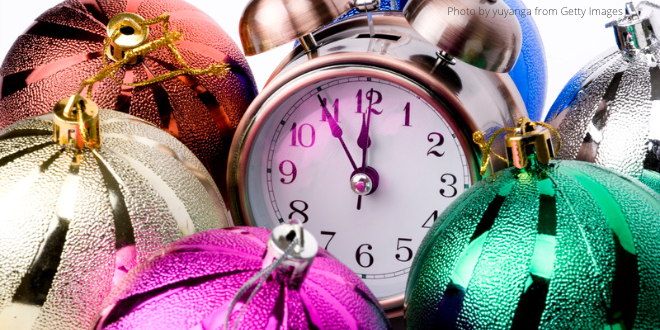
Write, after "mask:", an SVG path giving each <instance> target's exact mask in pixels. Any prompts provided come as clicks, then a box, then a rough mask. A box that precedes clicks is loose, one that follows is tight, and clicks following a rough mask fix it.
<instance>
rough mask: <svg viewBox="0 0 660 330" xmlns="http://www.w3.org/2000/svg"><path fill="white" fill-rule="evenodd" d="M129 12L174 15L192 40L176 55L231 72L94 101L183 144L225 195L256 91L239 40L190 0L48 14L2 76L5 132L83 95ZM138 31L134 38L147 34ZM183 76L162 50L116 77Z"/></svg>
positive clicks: (108, 92) (107, 0)
mask: <svg viewBox="0 0 660 330" xmlns="http://www.w3.org/2000/svg"><path fill="white" fill-rule="evenodd" d="M123 12H128V13H135V14H137V15H140V16H141V17H143V18H144V19H151V18H155V17H158V16H160V15H162V14H163V13H169V14H170V30H172V31H180V32H181V35H182V36H183V40H181V41H178V42H177V48H178V50H179V51H180V52H181V55H182V57H183V59H184V60H185V61H186V62H187V63H188V64H189V65H190V66H191V67H194V68H205V67H208V66H209V65H211V64H213V63H218V62H222V63H226V64H228V65H229V68H230V71H229V72H228V73H227V74H226V75H224V76H221V77H215V76H209V75H200V76H191V75H182V76H179V77H176V78H172V79H169V80H167V81H164V82H160V83H156V84H151V85H148V86H142V87H130V86H122V85H120V84H119V83H117V82H116V81H114V80H113V79H105V80H104V81H102V82H100V83H99V84H97V85H96V86H95V89H94V94H93V96H92V100H94V101H95V102H96V103H97V104H99V106H100V107H101V108H104V109H113V110H118V111H121V112H124V113H129V114H131V115H134V116H137V117H139V118H142V119H145V120H147V121H149V122H151V123H153V124H155V125H157V126H159V127H161V128H162V129H164V130H165V131H167V132H169V133H170V134H172V135H174V136H175V137H177V138H178V139H179V140H180V141H181V142H183V143H184V144H185V145H186V146H187V147H188V148H190V150H192V151H193V153H194V154H195V155H196V156H197V157H198V158H199V159H200V160H201V161H202V163H203V164H204V165H205V166H206V167H207V169H209V171H211V174H212V176H213V178H214V179H215V180H216V182H217V183H218V185H219V186H220V188H221V189H224V182H225V166H226V165H225V164H226V156H227V152H228V150H229V146H230V143H231V139H232V136H233V134H234V131H235V128H236V126H237V125H238V123H239V121H240V119H241V117H242V115H243V113H244V111H245V109H246V108H247V106H248V105H249V104H250V102H251V101H252V99H253V98H254V97H255V95H256V87H255V83H254V80H253V77H252V74H251V72H250V69H249V67H248V65H247V61H246V60H245V57H244V56H243V54H242V53H241V51H240V50H239V49H238V47H237V46H236V44H235V43H234V42H233V41H232V40H231V38H230V37H229V36H228V35H227V34H226V33H225V32H224V31H223V30H222V29H221V28H219V27H218V25H217V24H216V23H215V22H214V21H213V20H212V19H211V18H210V17H209V16H208V15H207V14H205V13H203V12H201V11H200V10H198V9H197V8H195V7H194V6H192V5H190V4H188V3H186V2H184V1H181V0H136V1H132V0H131V1H128V0H67V1H64V2H62V3H61V4H59V5H57V6H55V7H53V8H52V9H50V10H48V11H46V12H45V13H44V14H42V15H41V16H39V17H38V18H37V19H36V20H35V23H34V24H33V25H32V26H31V27H30V28H29V29H28V30H27V31H26V32H25V34H23V35H21V36H20V37H19V38H18V40H17V41H16V42H15V44H14V45H13V47H12V48H11V50H10V51H9V53H8V54H7V56H6V59H5V62H4V64H3V66H2V68H0V86H1V87H0V128H4V127H6V126H8V125H9V124H11V123H13V122H15V121H17V120H20V119H24V118H27V117H30V116H35V115H39V114H44V113H46V112H48V111H50V110H51V108H52V105H53V104H55V103H56V102H57V101H59V100H60V99H62V98H64V97H68V96H70V95H71V94H73V93H75V92H76V90H77V89H78V87H79V85H80V83H81V82H82V81H83V80H84V79H87V78H89V77H92V76H94V75H95V74H96V73H97V72H99V71H100V70H101V69H103V67H104V65H103V61H102V53H103V46H104V44H103V43H104V39H105V38H107V37H108V26H107V25H108V23H109V21H110V20H111V18H113V17H115V16H116V15H118V14H120V13H123ZM136 31H137V29H134V30H133V34H131V35H129V36H134V35H138V33H137V32H136ZM128 32H131V31H130V30H129V31H128ZM128 32H126V33H128ZM147 37H148V38H147V39H146V41H153V40H155V39H158V38H160V37H162V24H158V25H154V26H151V27H150V31H149V32H148V35H147ZM110 62H112V61H110ZM177 69H181V65H180V63H178V62H177V60H176V59H175V58H174V56H173V55H172V54H171V52H170V50H169V49H167V48H163V49H158V50H156V51H153V52H150V53H149V54H147V55H145V56H144V57H142V58H141V59H140V60H138V61H137V63H136V64H135V65H126V66H124V67H123V68H122V69H120V70H118V71H117V72H116V73H115V77H116V78H117V79H118V80H119V81H121V82H124V83H134V82H140V81H144V80H146V79H149V78H152V77H155V76H160V75H163V74H165V73H168V72H171V71H174V70H177Z"/></svg>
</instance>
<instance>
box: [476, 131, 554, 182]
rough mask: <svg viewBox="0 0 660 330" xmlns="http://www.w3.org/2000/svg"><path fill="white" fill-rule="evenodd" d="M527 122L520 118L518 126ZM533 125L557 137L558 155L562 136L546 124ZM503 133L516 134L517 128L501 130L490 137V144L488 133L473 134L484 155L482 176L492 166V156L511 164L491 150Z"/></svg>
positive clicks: (478, 132) (477, 132)
mask: <svg viewBox="0 0 660 330" xmlns="http://www.w3.org/2000/svg"><path fill="white" fill-rule="evenodd" d="M525 121H526V120H525V118H520V120H519V121H518V125H519V126H520V125H523V124H524V123H525ZM531 124H533V125H534V126H535V127H536V126H541V127H545V128H547V129H548V130H550V131H551V132H553V133H554V134H555V136H557V148H556V149H555V151H554V153H555V154H557V152H559V150H560V149H561V136H560V135H559V132H557V130H556V129H554V127H552V126H550V125H548V124H546V123H544V122H538V121H534V122H531ZM503 132H516V128H515V127H504V128H500V129H499V130H497V131H496V132H495V133H494V134H493V135H492V136H491V137H490V139H489V140H488V143H486V133H484V132H481V131H476V132H474V133H473V134H472V140H473V141H474V143H476V144H477V145H478V146H479V149H481V152H482V154H483V158H482V159H481V169H480V173H481V175H484V174H486V171H487V170H488V164H490V161H491V158H490V154H493V155H495V156H496V157H497V158H499V159H500V160H502V161H503V162H505V163H508V162H509V161H508V160H507V159H506V158H504V157H502V156H500V155H498V154H497V153H495V152H494V151H493V150H492V149H491V148H492V145H493V142H494V141H495V139H496V138H497V137H498V136H499V135H500V134H502V133H503Z"/></svg>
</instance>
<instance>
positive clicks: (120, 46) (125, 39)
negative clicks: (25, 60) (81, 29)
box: [77, 13, 229, 99]
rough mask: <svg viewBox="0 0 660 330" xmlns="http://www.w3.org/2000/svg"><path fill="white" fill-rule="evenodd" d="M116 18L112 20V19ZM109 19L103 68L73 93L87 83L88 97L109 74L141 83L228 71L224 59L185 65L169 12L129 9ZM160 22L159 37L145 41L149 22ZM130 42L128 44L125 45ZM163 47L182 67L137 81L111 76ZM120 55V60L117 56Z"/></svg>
mask: <svg viewBox="0 0 660 330" xmlns="http://www.w3.org/2000/svg"><path fill="white" fill-rule="evenodd" d="M115 19H116V22H114V23H113V20H115ZM110 22H111V23H112V24H114V25H108V34H109V36H108V38H106V39H105V42H104V48H103V54H104V55H103V56H102V59H103V65H104V67H103V69H102V70H101V71H99V72H98V73H97V74H96V75H95V76H94V77H92V78H89V79H85V80H84V81H83V82H82V84H81V85H80V89H79V90H78V93H77V94H80V93H81V92H82V91H83V90H84V89H85V87H87V98H88V99H91V98H92V88H93V86H94V84H96V83H97V82H99V81H101V80H103V79H105V78H108V77H110V78H112V79H113V80H114V81H115V82H117V83H118V84H120V85H124V86H131V87H142V86H147V85H151V84H155V83H159V82H163V81H166V80H169V79H171V78H174V77H177V76H180V75H184V74H188V75H191V76H198V75H203V74H210V75H214V76H217V77H220V76H223V75H225V74H226V73H227V72H228V71H229V65H227V64H226V63H222V62H219V63H215V64H212V65H210V66H209V67H207V68H204V69H194V68H191V67H190V66H188V63H186V61H185V60H184V59H183V57H182V56H181V53H180V52H179V50H178V49H177V48H176V46H175V43H176V42H177V41H180V40H182V39H183V34H182V33H181V32H177V31H170V29H169V22H170V14H169V13H164V14H162V15H160V16H158V17H156V18H153V19H149V20H144V19H142V17H140V16H138V15H136V14H132V13H121V14H118V15H116V16H115V17H113V18H112V19H111V20H110ZM158 23H163V37H161V38H159V39H156V40H153V41H150V42H146V43H145V41H146V40H147V39H148V37H149V26H151V25H154V24H158ZM128 46H131V47H128ZM165 47H167V48H168V49H169V50H170V52H171V53H172V56H174V58H175V59H176V61H177V62H178V63H179V64H180V65H181V67H182V69H179V70H175V71H170V72H168V73H166V74H163V75H161V76H158V77H154V78H151V79H147V80H144V81H141V82H137V83H126V82H123V81H120V80H119V79H117V78H116V77H114V73H115V72H116V71H117V70H119V69H120V68H122V67H123V66H124V65H131V64H135V63H137V61H138V60H139V59H140V58H141V57H142V56H144V55H146V54H147V53H150V52H152V51H155V50H157V49H160V48H165ZM106 55H107V56H108V57H110V58H111V59H113V60H115V63H113V64H108V62H107V60H106ZM119 57H121V59H120V60H117V58H119Z"/></svg>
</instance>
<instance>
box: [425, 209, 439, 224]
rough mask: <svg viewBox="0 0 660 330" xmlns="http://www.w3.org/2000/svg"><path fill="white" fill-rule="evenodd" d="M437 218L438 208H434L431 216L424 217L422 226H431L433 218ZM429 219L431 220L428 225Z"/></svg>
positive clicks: (433, 221)
mask: <svg viewBox="0 0 660 330" xmlns="http://www.w3.org/2000/svg"><path fill="white" fill-rule="evenodd" d="M437 218H438V210H435V211H433V213H432V214H431V216H430V217H429V218H428V219H426V221H425V222H424V224H423V225H422V228H431V226H433V224H434V223H435V219H437ZM429 221H430V222H431V224H430V225H429Z"/></svg>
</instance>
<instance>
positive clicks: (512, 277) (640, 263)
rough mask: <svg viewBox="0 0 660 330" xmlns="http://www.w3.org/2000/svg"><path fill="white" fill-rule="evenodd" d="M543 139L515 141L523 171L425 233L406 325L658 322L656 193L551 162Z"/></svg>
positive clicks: (611, 175) (491, 181) (659, 199)
mask: <svg viewBox="0 0 660 330" xmlns="http://www.w3.org/2000/svg"><path fill="white" fill-rule="evenodd" d="M545 132H547V131H545ZM539 135H540V134H537V132H529V131H526V133H525V134H522V135H520V134H518V133H516V136H515V137H514V138H513V139H509V141H512V143H510V144H509V145H510V146H512V147H510V148H509V150H511V151H512V152H510V154H509V155H513V157H512V158H513V163H514V164H516V167H512V168H509V169H506V170H503V171H500V172H498V173H496V174H494V175H491V176H489V177H488V178H486V179H485V180H483V181H481V182H479V183H478V184H477V185H475V186H474V187H472V188H471V189H469V190H468V191H466V192H465V193H464V194H463V195H462V196H461V197H460V198H459V199H458V200H457V201H455V202H454V203H453V204H452V205H451V206H450V207H449V208H447V210H446V211H445V212H444V213H443V214H442V215H441V216H440V217H439V218H438V219H437V220H436V222H435V224H434V225H433V227H432V228H431V229H430V230H429V232H428V234H427V235H426V237H425V238H424V242H423V243H422V244H421V246H420V248H419V250H418V252H417V256H416V258H415V261H414V264H413V267H412V271H411V276H410V277H409V281H408V286H407V291H406V308H407V309H406V317H407V325H408V328H409V329H486V328H488V329H658V328H659V327H660V314H659V313H658V308H659V305H658V303H659V301H660V280H659V277H658V274H660V248H659V247H658V244H657V242H658V240H660V229H659V228H658V221H659V220H660V216H659V214H660V195H658V194H657V193H655V192H653V191H652V190H651V189H649V188H648V187H646V186H644V185H642V184H640V183H638V182H637V181H636V180H634V179H632V178H630V177H628V176H623V175H620V174H618V173H616V172H615V171H613V170H611V169H608V168H605V167H602V166H598V165H595V164H591V163H586V162H580V161H571V160H558V161H549V163H548V164H543V163H542V162H541V160H542V158H545V159H546V161H547V159H549V157H541V154H543V152H541V151H540V150H543V149H544V148H545V149H547V147H544V145H547V144H550V139H549V135H547V136H545V137H539ZM516 139H517V141H516ZM530 141H532V142H533V143H528V142H530ZM516 144H517V145H518V146H521V147H520V148H518V147H516ZM535 148H536V150H537V151H539V152H536V151H534V149H535ZM526 153H528V154H526ZM545 153H546V156H547V154H548V150H546V152H545ZM550 155H551V153H550ZM510 158H511V157H510ZM525 162H526V163H527V164H524V163H525Z"/></svg>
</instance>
